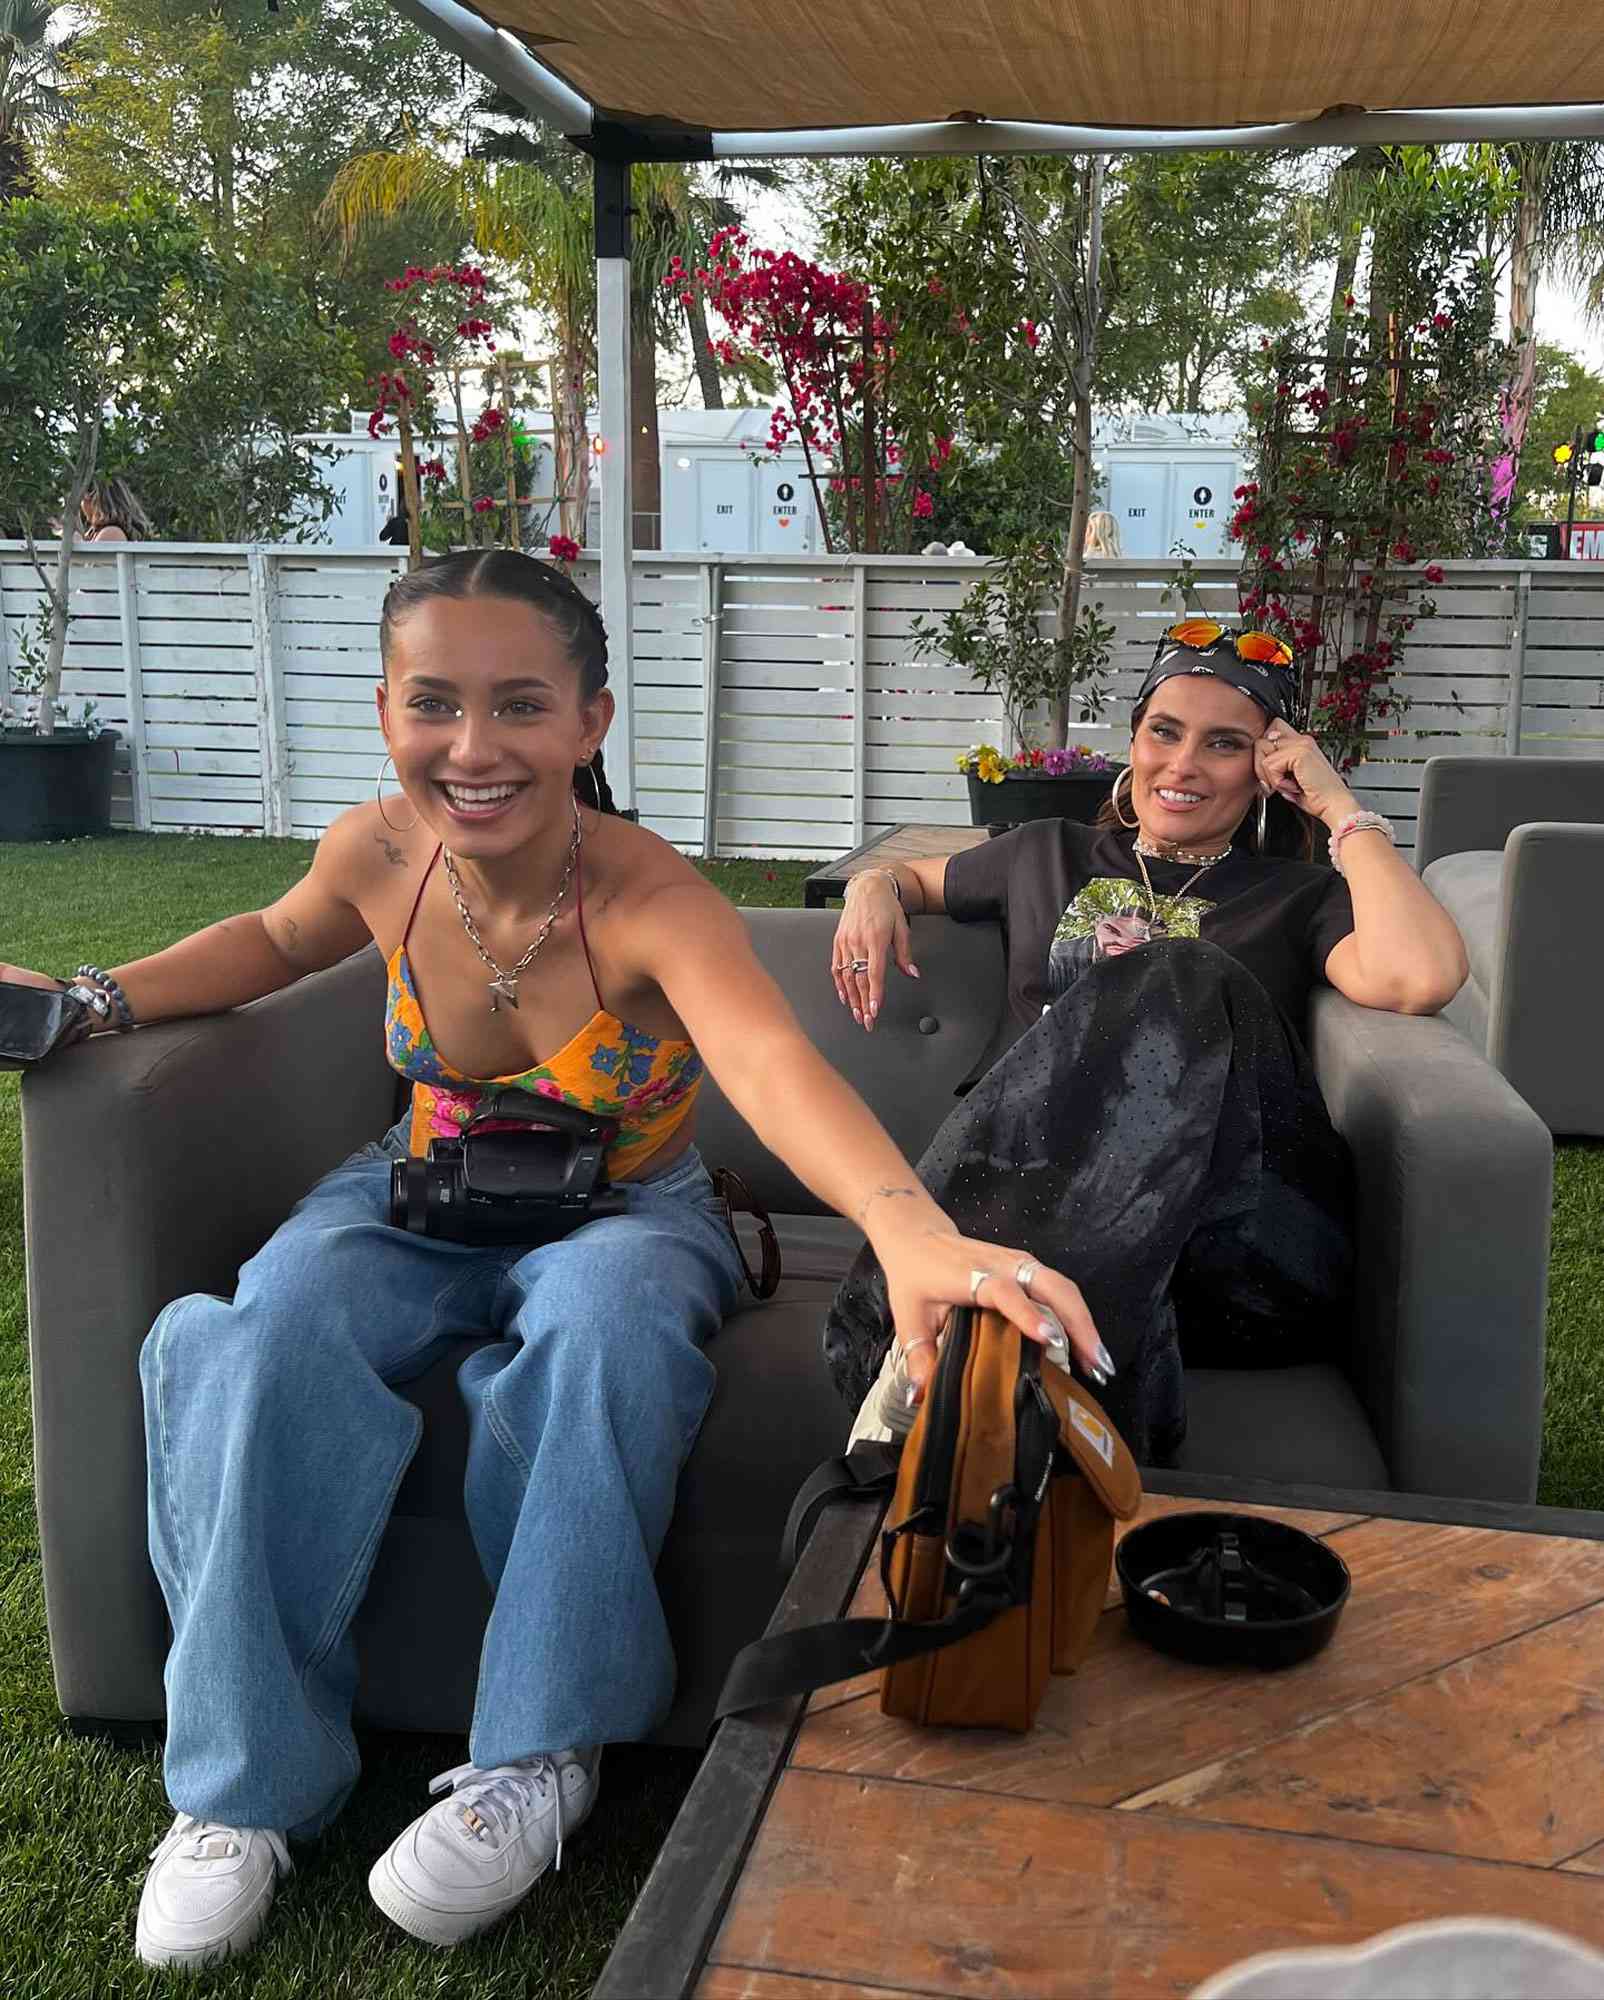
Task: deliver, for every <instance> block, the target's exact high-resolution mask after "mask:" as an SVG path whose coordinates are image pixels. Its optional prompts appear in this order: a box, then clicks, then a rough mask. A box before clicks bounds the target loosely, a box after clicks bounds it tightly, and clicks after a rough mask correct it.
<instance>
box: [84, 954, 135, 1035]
mask: <svg viewBox="0 0 1604 2000" xmlns="http://www.w3.org/2000/svg"><path fill="white" fill-rule="evenodd" d="M73 977H74V978H75V979H92V980H93V981H94V983H95V984H96V985H97V986H98V987H99V988H100V990H101V991H102V993H104V994H106V995H108V996H109V998H110V1000H111V1003H112V1005H113V1006H114V1007H115V1008H116V1009H117V1026H118V1029H119V1030H121V1029H123V1028H131V1027H132V1026H133V1025H134V1010H133V1008H132V1007H130V1006H129V1004H128V995H127V994H126V993H124V991H123V990H122V988H121V987H120V986H119V985H118V984H117V982H116V980H115V979H113V978H112V976H111V974H110V973H109V972H102V971H101V969H100V967H99V966H98V965H80V966H79V968H78V970H77V971H76V972H75V973H74V974H73ZM96 1011H97V1012H98V1011H99V1010H98V1009H97V1010H96ZM104 1018H105V1017H104V1016H102V1019H104Z"/></svg>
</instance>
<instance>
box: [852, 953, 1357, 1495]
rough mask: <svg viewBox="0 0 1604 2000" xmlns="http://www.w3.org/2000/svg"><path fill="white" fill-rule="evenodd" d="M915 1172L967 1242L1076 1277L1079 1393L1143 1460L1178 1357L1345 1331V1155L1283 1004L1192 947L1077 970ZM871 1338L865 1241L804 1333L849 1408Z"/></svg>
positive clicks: (882, 1325) (1305, 1346) (1288, 1357)
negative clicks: (1098, 1356) (1087, 1363)
mask: <svg viewBox="0 0 1604 2000" xmlns="http://www.w3.org/2000/svg"><path fill="white" fill-rule="evenodd" d="M918 1174H919V1178H920V1180H921V1181H922V1182H923V1184H924V1185H925V1187H927V1188H928V1189H929V1191H930V1193H931V1194H932V1195H933V1196H934V1197H935V1199H936V1201H937V1202H939V1203H940V1205H941V1207H942V1208H943V1209H945V1211H946V1212H947V1214H948V1215H950V1216H951V1217H952V1219H953V1221H954V1222H955V1223H956V1224H957V1225H958V1227H959V1229H961V1230H962V1231H963V1233H964V1234H965V1235H966V1236H975V1237H979V1238H981V1239H983V1240H985V1241H989V1242H994V1243H1003V1244H1007V1245H1008V1246H1009V1248H1010V1249H1017V1250H1021V1251H1023V1252H1025V1253H1026V1254H1027V1255H1029V1256H1030V1257H1033V1258H1036V1259H1038V1260H1039V1261H1040V1262H1042V1263H1044V1264H1050V1265H1052V1266H1053V1268H1054V1269H1056V1270H1059V1271H1062V1272H1063V1273H1064V1274H1065V1275H1066V1276H1067V1277H1070V1278H1073V1279H1074V1280H1075V1282H1076V1284H1078V1285H1079V1287H1080V1289H1081V1291H1082V1293H1083V1294H1084V1295H1085V1298H1086V1303H1087V1305H1088V1307H1089V1308H1090V1311H1091V1315H1092V1318H1093V1320H1094V1321H1095V1323H1096V1326H1097V1330H1098V1332H1099V1334H1100V1335H1101V1336H1102V1339H1103V1342H1104V1344H1105V1345H1106V1346H1107V1348H1108V1349H1109V1352H1110V1353H1111V1354H1112V1355H1113V1357H1114V1361H1115V1364H1116V1370H1117V1372H1116V1373H1115V1375H1114V1377H1113V1379H1112V1381H1111V1382H1110V1383H1109V1385H1108V1387H1107V1388H1106V1389H1103V1388H1097V1389H1094V1391H1093V1393H1094V1394H1095V1395H1096V1396H1097V1397H1098V1398H1099V1399H1100V1400H1101V1402H1102V1403H1103V1405H1104V1407H1105V1408H1106V1409H1107V1411H1108V1413H1109V1415H1110V1416H1111V1417H1112V1418H1113V1420H1114V1422H1115V1423H1116V1424H1117V1425H1118V1426H1119V1428H1120V1430H1121V1432H1122V1433H1123V1435H1124V1437H1125V1439H1126V1441H1127V1442H1128V1443H1129V1445H1130V1447H1131V1449H1132V1451H1133V1452H1134V1453H1135V1454H1136V1456H1137V1457H1138V1458H1139V1459H1140V1460H1142V1462H1143V1463H1145V1464H1150V1465H1154V1464H1156V1465H1163V1464H1166V1463H1170V1462H1172V1461H1173V1460H1174V1458H1175V1456H1176V1454H1177V1452H1178V1451H1179V1449H1180V1446H1181V1443H1182V1441H1183V1439H1184V1438H1185V1435H1186V1389H1185V1373H1184V1364H1185V1363H1187V1362H1190V1363H1191V1364H1192V1365H1194V1366H1207V1367H1214V1368H1218V1367H1253V1368H1264V1367H1277V1366H1289V1365H1291V1364H1293V1363H1297V1362H1304V1361H1310V1360H1315V1359H1323V1358H1327V1357H1329V1356H1331V1355H1332V1354H1333V1353H1334V1352H1335V1351H1337V1350H1338V1349H1339V1348H1340V1347H1341V1345H1342V1344H1343V1343H1344V1342H1345V1340H1346V1337H1347V1331H1348V1321H1349V1313H1350V1308H1351V1301H1352V1279H1353V1189H1352V1167H1351V1163H1350V1161H1349V1158H1348V1152H1347V1148H1346V1146H1345V1145H1344V1144H1343V1141H1342V1139H1341V1138H1340V1137H1339V1135H1338V1134H1337V1132H1336V1130H1335V1129H1334V1127H1333V1126H1332V1123H1331V1120H1330V1118H1329V1117H1328V1116H1327V1114H1326V1108H1325V1104H1324V1101H1323V1100H1322V1098H1321V1096H1320V1088H1319V1085H1318V1083H1317V1082H1316V1081H1315V1076H1314V1071H1313V1068H1312V1066H1311V1065H1310V1062H1309V1058H1308V1055H1307V1052H1306V1051H1305V1050H1304V1048H1303V1045H1302V1043H1301V1042H1300V1041H1299V1039H1298V1037H1297V1035H1296V1033H1295V1032H1294V1031H1293V1029H1292V1028H1291V1026H1290V1025H1289V1024H1288V1023H1287V1021H1286V1019H1285V1017H1284V1016H1283V1015H1282V1014H1281V1012H1280V1011H1279V1009H1278V1008H1277V1007H1276V1006H1275V1004H1274V1003H1273V1002H1272V1001H1271V999H1270V998H1269V996H1268V995H1267V994H1266V993H1265V991H1264V989H1263V987H1262V986H1260V985H1259V983H1258V981H1257V980H1256V979H1255V978H1254V977H1253V975H1252V974H1251V973H1250V972H1248V971H1247V970H1246V968H1245V967H1243V966H1242V965H1241V964H1240V963H1239V962H1238V961H1237V960H1236V959H1234V958H1232V957H1231V956H1230V955H1229V954H1228V953H1226V952H1223V951H1221V950H1220V949H1218V947H1216V946H1214V945H1211V944H1207V943H1205V942H1203V941H1202V940H1201V939H1192V938H1170V939H1162V940H1156V941H1154V942H1153V943H1151V944H1147V945H1143V946H1142V947H1141V948H1140V949H1138V950H1134V951H1128V952H1125V953H1124V954H1122V955H1121V956H1119V957H1115V958H1107V959H1103V960H1101V961H1099V962H1098V963H1097V964H1096V965H1093V966H1091V967H1090V968H1089V969H1088V970H1087V971H1086V972H1085V973H1084V974H1083V975H1082V976H1081V977H1080V978H1079V979H1077V980H1076V982H1075V984H1074V985H1073V986H1072V987H1070V989H1069V990H1068V991H1067V992H1066V993H1064V994H1063V995H1062V996H1061V997H1060V998H1059V999H1058V1000H1057V1001H1056V1002H1055V1003H1054V1005H1053V1006H1052V1008H1051V1009H1050V1010H1049V1011H1048V1012H1047V1013H1045V1014H1043V1016H1042V1017H1041V1019H1040V1020H1039V1021H1038V1022H1037V1023H1036V1024H1035V1026H1034V1027H1032V1028H1030V1029H1029V1030H1027V1032H1026V1033H1025V1034H1024V1035H1023V1036H1022V1037H1021V1038H1020V1040H1019V1041H1017V1042H1016V1043H1015V1044H1014V1046H1013V1047H1012V1048H1011V1049H1010V1050H1009V1051H1008V1053H1007V1054H1006V1055H1005V1056H1003V1057H1002V1058H1001V1060H1000V1061H998V1062H997V1063H995V1064H994V1065H993V1066H992V1068H991V1069H989V1070H988V1071H987V1072H986V1074H985V1075H984V1076H983V1077H982V1078H981V1079H980V1081H979V1082H978V1083H977V1084H976V1085H975V1087H974V1089H973V1090H972V1091H971V1092H970V1093H969V1095H968V1096H967V1097H966V1098H964V1099H963V1101H962V1103H961V1104H960V1105H959V1106H958V1107H957V1109H956V1110H954V1111H953V1112H952V1114H951V1115H950V1117H948V1119H947V1120H946V1122H945V1123H944V1124H943V1125H942V1127H941V1130H940V1131H939V1132H938V1133H937V1134H936V1136H935V1138H934V1139H933V1140H932V1142H931V1144H930V1147H929V1149H928V1150H927V1151H926V1153H925V1155H924V1157H923V1158H922V1159H921V1160H920V1162H919V1166H918ZM890 1339H891V1327H890V1321H889V1314H888V1311H887V1306H886V1285H885V1276H884V1274H883V1272H882V1271H881V1269H880V1265H879V1262H878V1260H877V1259H876V1258H875V1256H874V1254H873V1252H872V1251H871V1250H870V1249H869V1248H868V1247H867V1246H865V1248H864V1249H863V1250H862V1251H861V1252H860V1253H859V1256H858V1258H857V1259H856V1261H855V1262H854V1264H853V1267H852V1269H851V1271H850V1272H849V1273H848V1275H847V1277H846V1278H845V1279H844V1280H843V1282H842V1285H841V1288H840V1290H839V1291H838V1292H837V1294H836V1297H835V1300H834V1302H833V1303H832V1305H831V1307H830V1311H829V1315H828V1317H827V1319H826V1322H825V1332H824V1351H825V1355H826V1358H827V1359H828V1361H829V1364H830V1369H831V1373H832V1374H833V1376H834V1378H835V1383H836V1386H837V1388H838V1389H839V1390H840V1391H841V1394H842V1395H843V1396H844V1397H845V1399H846V1401H847V1402H848V1403H849V1404H850V1405H851V1406H852V1407H853V1409H856V1408H857V1406H858V1405H859V1403H861V1402H862V1400H863V1398H864V1396H865V1395H866V1394H867V1393H868V1391H869V1388H870V1386H871V1385H872V1383H873V1382H874V1379H875V1377H876V1375H877V1374H878V1373H879V1369H880V1364H881V1363H882V1361H883V1360H884V1358H885V1354H886V1350H887V1348H888V1346H889V1344H890Z"/></svg>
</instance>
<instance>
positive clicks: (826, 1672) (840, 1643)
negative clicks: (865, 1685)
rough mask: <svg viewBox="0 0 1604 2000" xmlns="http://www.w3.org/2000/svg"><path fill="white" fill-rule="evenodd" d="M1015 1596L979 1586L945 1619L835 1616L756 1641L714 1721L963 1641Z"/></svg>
mask: <svg viewBox="0 0 1604 2000" xmlns="http://www.w3.org/2000/svg"><path fill="white" fill-rule="evenodd" d="M892 1532H895V1531H894V1530H893V1531H892ZM1013 1602H1014V1599H1013V1594H1012V1592H1011V1591H1008V1590H1005V1589H1001V1588H993V1589H989V1590H979V1589H977V1590H975V1591H974V1592H973V1594H972V1595H970V1596H969V1597H968V1598H963V1597H960V1598H959V1600H958V1602H957V1603H956V1604H954V1606H953V1608H952V1609H951V1611H949V1612H948V1613H947V1615H946V1617H945V1618H940V1619H935V1620H932V1621H931V1622H930V1623H929V1624H923V1625H915V1624H910V1623H907V1622H906V1621H904V1620H903V1619H900V1618H832V1619H831V1620H830V1621H829V1623H828V1624H824V1625H803V1626H801V1627H800V1628H799V1629H798V1630H797V1631H795V1632H777V1633H775V1634H774V1635H773V1636H772V1637H771V1638H767V1639H754V1640H753V1641H752V1643H751V1644H750V1645H749V1646H743V1647H742V1648H741V1650H740V1652H738V1653H737V1654H736V1656H735V1661H734V1664H733V1665H732V1666H731V1668H730V1670H729V1673H728V1674H727V1675H726V1676H725V1680H724V1688H723V1691H722V1693H721V1694H720V1695H719V1698H718V1707H717V1708H716V1709H715V1710H714V1711H713V1720H714V1721H715V1722H722V1721H723V1720H724V1718H725V1716H727V1715H735V1714H737V1713H739V1711H740V1710H742V1709H744V1708H757V1707H760V1706H761V1705H762V1704H763V1703H764V1702H770V1701H783V1700H784V1699H785V1698H786V1697H787V1696H788V1695H795V1694H811V1693H812V1692H813V1690H814V1689H815V1688H817V1687H826V1686H828V1685H829V1683H830V1682H831V1681H844V1680H849V1679H850V1678H851V1677H852V1675H853V1674H861V1673H865V1672H867V1671H870V1670H874V1671H878V1670H879V1669H880V1668H882V1667H894V1666H897V1665H899V1664H900V1663H901V1662H902V1661H903V1660H915V1659H918V1658H919V1657H920V1656H921V1655H922V1654H924V1653H936V1652H939V1651H940V1650H941V1648H942V1647H943V1646H955V1645H956V1644H957V1643H958V1641H959V1640H960V1639H967V1638H969V1637H970V1635H971V1634H972V1633H975V1632H981V1631H984V1629H985V1628H986V1626H988V1625H989V1624H990V1623H991V1621H992V1620H993V1619H994V1618H997V1617H1000V1616H1001V1615H1002V1613H1003V1612H1005V1611H1008V1610H1010V1609H1012V1607H1013Z"/></svg>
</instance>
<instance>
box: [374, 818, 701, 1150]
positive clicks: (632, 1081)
mask: <svg viewBox="0 0 1604 2000" xmlns="http://www.w3.org/2000/svg"><path fill="white" fill-rule="evenodd" d="M439 854H440V850H439V848H436V849H435V854H434V859H431V861H430V863H429V867H428V868H427V869H425V871H424V878H423V883H422V885H420V887H419V889H418V894H417V899H416V901H414V903H413V905H412V916H411V917H409V918H408V919H407V928H406V932H405V933H404V934H403V936H402V939H401V942H400V944H398V945H397V946H396V948H395V950H394V952H393V953H392V954H391V956H390V960H389V965H388V971H389V993H388V996H387V999H386V1003H385V1016H384V1042H385V1053H386V1055H387V1056H388V1057H389V1060H390V1067H391V1068H392V1069H393V1070H395V1071H396V1072H397V1073H398V1074H399V1075H401V1076H404V1077H406V1078H408V1079H409V1080H410V1082H411V1084H412V1125H411V1130H410V1132H409V1135H408V1142H407V1143H408V1149H409V1150H410V1151H411V1152H412V1153H413V1154H414V1155H415V1156H417V1157H420V1158H421V1157H422V1156H423V1155H424V1154H426V1153H427V1152H428V1150H429V1141H430V1140H431V1139H455V1138H456V1137H458V1135H459V1134H460V1133H461V1131H462V1128H463V1127H464V1126H465V1125H466V1124H467V1122H468V1120H469V1119H470V1118H471V1117H472V1116H473V1114H474V1112H475V1110H476V1109H477V1108H478V1104H479V1099H480V1097H481V1096H482V1095H483V1093H484V1092H485V1091H486V1090H489V1089H492V1088H495V1087H498V1086H499V1087H503V1088H505V1087H507V1086H513V1087H515V1088H517V1089H519V1090H528V1091H533V1092H534V1093H536V1094H537V1095H538V1096H541V1097H557V1098H560V1099H561V1100H562V1101H563V1103H565V1104H575V1105H579V1106H581V1107H582V1108H583V1109H584V1110H586V1111H589V1112H591V1113H592V1114H593V1115H594V1116H595V1117H597V1118H606V1119H608V1120H610V1121H611V1122H612V1123H614V1124H615V1125H616V1126H617V1128H618V1129H617V1134H616V1136H615V1137H614V1139H613V1141H612V1144H611V1145H610V1146H609V1147H608V1149H607V1172H608V1175H609V1177H610V1178H611V1179H613V1180H615V1181H616V1180H628V1179H631V1178H632V1177H633V1176H635V1175H636V1174H638V1173H640V1171H641V1169H642V1168H643V1167H644V1166H645V1165H646V1163H647V1162H648V1161H649V1160H650V1159H651V1158H652V1157H653V1155H654V1154H656V1153H658V1152H660V1151H661V1150H662V1148H663V1147H664V1146H665V1145H667V1143H668V1141H669V1140H670V1139H672V1138H673V1136H674V1134H675V1133H676V1132H678V1131H679V1129H680V1127H681V1126H682V1125H683V1124H684V1123H685V1122H686V1120H687V1119H688V1118H689V1117H690V1115H691V1112H692V1109H693V1108H694V1106H695V1103H696V1093H697V1091H698V1089H699V1088H700V1087H701V1082H702V1075H703V1064H702V1059H701V1057H700V1056H699V1055H698V1054H697V1052H696V1050H695V1048H694V1047H693V1045H692V1044H691V1043H690V1042H683V1041H675V1040H672V1039H671V1038H669V1037H667V1036H663V1035H649V1034H647V1033H645V1032H644V1031H643V1030H642V1029H640V1028H632V1027H631V1026H630V1025H629V1024H628V1022H626V1021H621V1020H619V1018H618V1016H617V1015H616V1014H612V1013H609V1012H608V1011H607V1009H606V1008H605V1007H603V1006H602V1005H601V992H600V990H599V989H598V990H597V993H596V1002H597V1006H596V1012H595V1013H594V1014H593V1015H592V1016H591V1017H590V1019H589V1020H588V1021H587V1022H586V1023H585V1025H584V1027H582V1028H581V1029H580V1030H579V1032H578V1033H577V1034H576V1035H575V1036H574V1037H573V1038H572V1039H571V1040H570V1041H568V1042H566V1043H564V1045H563V1046H562V1047H561V1048H560V1049H559V1050H558V1051H557V1053H556V1054H555V1055H553V1056H549V1057H548V1058H547V1059H546V1061H545V1062H543V1063H539V1064H537V1065H536V1066H535V1068H534V1069H529V1070H525V1071H524V1072H523V1073H522V1074H521V1075H519V1076H489V1077H485V1076H464V1075H463V1073H462V1071H461V1070H459V1069H454V1068H453V1067H452V1066H451V1064H450V1063H448V1062H447V1061H446V1059H445V1057H444V1056H442V1055H441V1053H440V1051H439V1050H438V1049H437V1048H436V1047H435V1044H434V1038H433V1036H432V1035H431V1034H430V1033H429V1024H428V1022H427V1021H425V1020H424V1018H423V1008H422V1005H421V1004H420V1002H419V999H418V989H417V985H416V982H415V981H414V979H413V976H412V967H411V965H410V964H409V962H408V960H407V937H408V936H410V935H411V931H412V919H413V917H416V915H417V912H418V903H420V902H422V900H423V890H424V888H425V887H426V886H427V885H428V880H429V874H430V871H432V869H433V867H434V861H435V860H437V859H438V858H439ZM578 908H579V934H580V939H581V942H583V943H584V946H585V962H586V964H587V965H588V964H590V944H589V941H588V940H587V939H586V938H585V914H584V895H583V890H581V891H580V896H579V904H578ZM595 981H596V971H595V967H594V966H593V965H592V966H591V984H592V986H594V985H595Z"/></svg>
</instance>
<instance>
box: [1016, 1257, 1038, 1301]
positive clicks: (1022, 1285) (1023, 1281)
mask: <svg viewBox="0 0 1604 2000" xmlns="http://www.w3.org/2000/svg"><path fill="white" fill-rule="evenodd" d="M1038 1268H1039V1267H1038V1265H1037V1264H1036V1262H1035V1260H1034V1258H1030V1257H1027V1258H1026V1259H1025V1261H1024V1263H1023V1264H1021V1265H1020V1267H1019V1269H1018V1270H1017V1271H1016V1272H1015V1273H1014V1283H1015V1284H1016V1285H1017V1286H1018V1287H1019V1289H1020V1290H1021V1291H1022V1292H1024V1293H1025V1294H1026V1295H1027V1296H1028V1295H1029V1292H1030V1281H1031V1279H1032V1278H1034V1277H1035V1275H1036V1272H1037V1270H1038Z"/></svg>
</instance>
